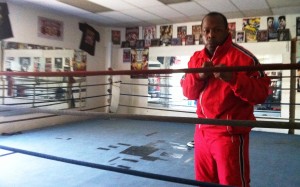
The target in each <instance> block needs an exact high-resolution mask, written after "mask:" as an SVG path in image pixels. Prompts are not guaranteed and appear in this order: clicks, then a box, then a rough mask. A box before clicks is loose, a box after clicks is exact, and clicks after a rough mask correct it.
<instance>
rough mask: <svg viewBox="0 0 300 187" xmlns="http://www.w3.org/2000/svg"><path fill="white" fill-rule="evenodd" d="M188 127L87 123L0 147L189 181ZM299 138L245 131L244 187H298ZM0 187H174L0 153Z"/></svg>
mask: <svg viewBox="0 0 300 187" xmlns="http://www.w3.org/2000/svg"><path fill="white" fill-rule="evenodd" d="M193 133H194V125H192V124H182V123H162V122H153V121H138V120H127V119H110V120H103V119H93V120H87V121H84V122H77V123H68V124H63V125H57V126H53V127H47V128H41V129H35V130H31V131H25V132H19V133H15V134H4V135H2V136H0V145H1V146H7V147H11V148H17V149H21V150H26V151H31V152H35V153H43V154H46V155H52V156H56V157H58V158H67V159H72V160H76V161H79V162H88V163H94V164H99V165H105V166H109V167H114V168H122V169H125V170H127V171H141V172H145V173H150V174H158V175H164V176H171V177H178V178H184V179H189V180H194V169H193V162H194V160H193V154H194V151H193V149H190V148H188V147H187V146H186V143H187V142H188V141H190V140H192V138H193ZM299 155H300V136H297V135H287V134H278V133H269V132H258V131H252V132H251V135H250V159H251V160H250V162H251V163H250V164H251V186H253V187H277V186H278V187H282V186H288V187H298V186H299V184H300V177H299V173H300V157H299ZM0 186H1V187H12V186H13V187H19V186H22V187H58V186H64V187H73V186H74V187H75V186H76V187H78V186H84V187H93V186H97V187H99V186H100V187H102V186H103V187H116V186H118V187H119V186H122V187H132V186H146V187H148V186H149V187H152V186H153V187H154V186H155V187H158V186H162V187H179V186H180V187H181V186H190V185H184V184H180V183H174V182H166V181H162V180H156V179H150V178H144V177H140V176H133V175H128V174H123V173H118V172H114V171H109V170H103V169H95V168H91V167H86V166H82V165H76V164H70V163H65V162H61V161H55V160H50V159H46V158H40V157H36V156H32V155H26V154H23V153H17V152H12V151H7V150H4V149H0Z"/></svg>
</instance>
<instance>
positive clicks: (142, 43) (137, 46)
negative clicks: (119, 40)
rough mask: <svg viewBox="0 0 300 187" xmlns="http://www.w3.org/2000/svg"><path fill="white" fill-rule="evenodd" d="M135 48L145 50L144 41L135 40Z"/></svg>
mask: <svg viewBox="0 0 300 187" xmlns="http://www.w3.org/2000/svg"><path fill="white" fill-rule="evenodd" d="M135 47H136V48H137V49H142V48H145V40H137V41H136V45H135Z"/></svg>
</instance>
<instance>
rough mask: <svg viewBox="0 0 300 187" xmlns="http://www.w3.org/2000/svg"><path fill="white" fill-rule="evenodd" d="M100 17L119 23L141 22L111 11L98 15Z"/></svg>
mask: <svg viewBox="0 0 300 187" xmlns="http://www.w3.org/2000/svg"><path fill="white" fill-rule="evenodd" d="M98 14H99V15H101V16H105V17H109V18H112V19H115V20H118V21H120V22H138V21H141V20H139V19H136V18H133V17H131V16H127V15H125V14H123V13H121V12H117V11H113V12H103V13H98Z"/></svg>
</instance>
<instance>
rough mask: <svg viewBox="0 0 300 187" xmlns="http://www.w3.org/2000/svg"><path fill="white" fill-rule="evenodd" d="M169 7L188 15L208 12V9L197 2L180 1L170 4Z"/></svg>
mask: <svg viewBox="0 0 300 187" xmlns="http://www.w3.org/2000/svg"><path fill="white" fill-rule="evenodd" d="M169 7H171V8H173V9H175V10H177V11H178V12H181V13H182V14H184V15H187V16H194V15H200V14H206V13H208V11H207V10H206V9H205V8H203V7H201V6H200V5H199V4H197V3H195V2H187V3H178V4H172V5H169Z"/></svg>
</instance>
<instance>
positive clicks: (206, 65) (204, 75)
mask: <svg viewBox="0 0 300 187" xmlns="http://www.w3.org/2000/svg"><path fill="white" fill-rule="evenodd" d="M209 67H213V63H212V62H211V61H208V62H204V63H203V64H202V68H209ZM212 75H213V73H212V72H201V73H199V77H200V80H205V79H207V78H209V77H210V76H212Z"/></svg>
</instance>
